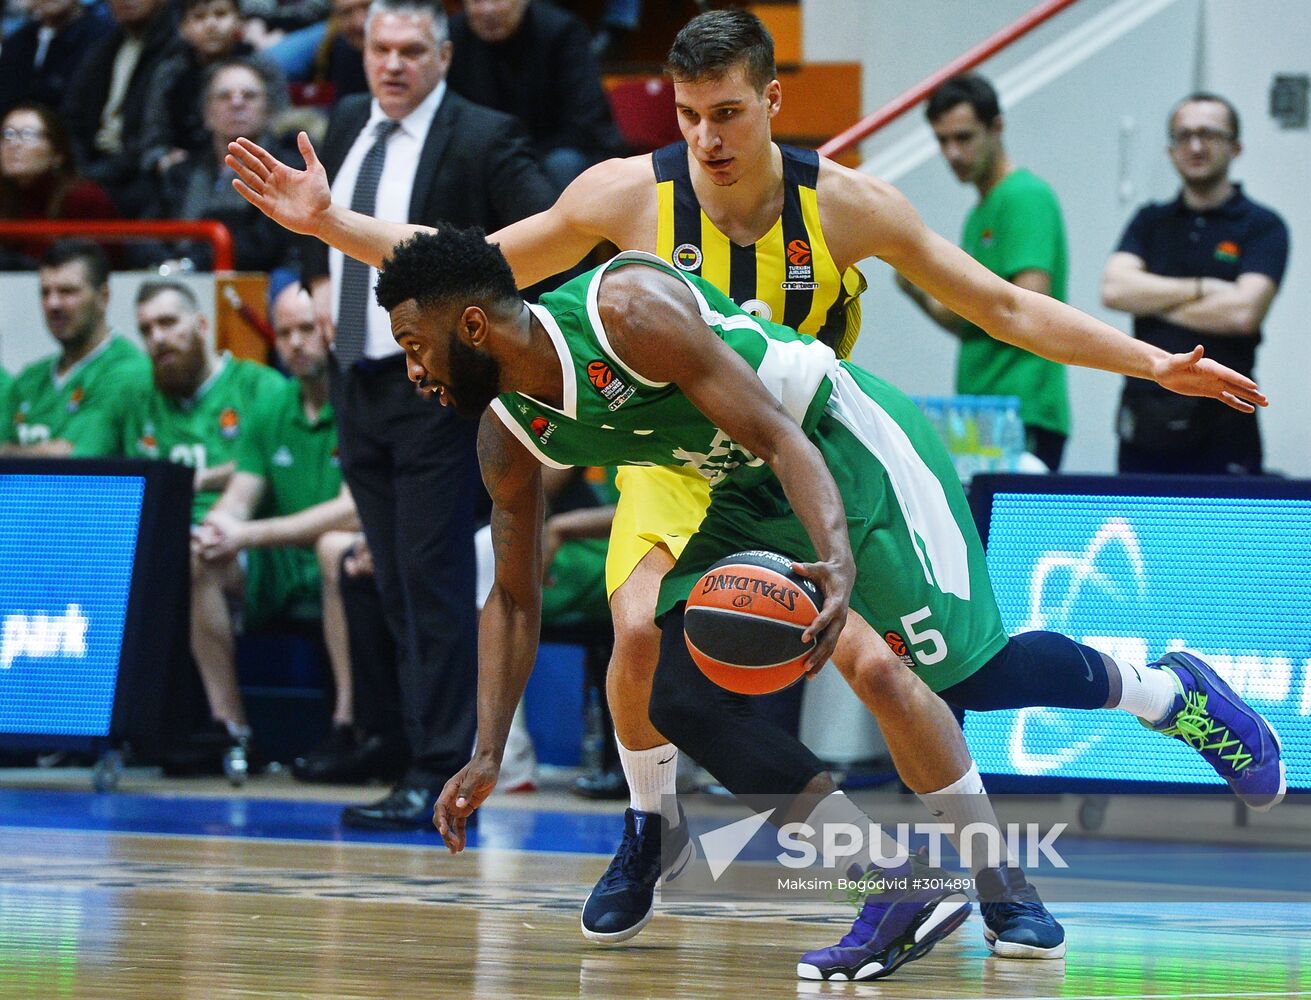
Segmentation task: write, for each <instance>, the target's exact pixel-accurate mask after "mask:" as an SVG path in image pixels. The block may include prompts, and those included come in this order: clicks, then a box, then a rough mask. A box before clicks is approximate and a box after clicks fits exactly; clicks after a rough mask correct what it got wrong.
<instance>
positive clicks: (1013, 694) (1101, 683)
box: [938, 632, 1110, 712]
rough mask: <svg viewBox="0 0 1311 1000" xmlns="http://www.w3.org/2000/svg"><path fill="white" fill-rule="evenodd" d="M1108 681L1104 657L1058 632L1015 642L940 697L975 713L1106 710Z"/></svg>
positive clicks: (1026, 635) (1027, 635)
mask: <svg viewBox="0 0 1311 1000" xmlns="http://www.w3.org/2000/svg"><path fill="white" fill-rule="evenodd" d="M1109 693H1110V678H1109V677H1108V675H1107V671H1106V661H1105V659H1104V658H1103V657H1102V654H1101V653H1099V652H1097V650H1095V649H1093V648H1092V647H1091V646H1085V645H1083V644H1082V643H1078V642H1075V641H1074V640H1073V639H1069V638H1067V637H1066V636H1063V635H1059V634H1058V633H1056V632H1023V633H1021V634H1020V635H1017V636H1012V638H1011V640H1010V642H1008V643H1007V644H1006V645H1005V646H1003V647H1002V649H1001V651H1000V652H999V653H997V655H996V656H994V657H993V658H992V659H991V660H989V661H988V662H987V663H985V664H984V665H983V666H982V667H980V668H979V669H978V670H977V671H975V672H974V673H973V674H971V675H970V676H969V677H967V678H965V680H963V681H961V682H960V683H959V684H954V685H952V686H951V687H949V688H947V689H946V690H944V691H939V692H938V694H939V695H940V696H941V697H942V699H943V700H944V701H945V702H947V704H948V705H953V706H959V707H960V708H968V709H970V710H971V711H975V712H991V711H995V710H997V709H1003V708H1031V707H1034V706H1038V705H1041V706H1046V707H1048V708H1077V709H1094V708H1102V707H1103V706H1105V704H1106V700H1107V696H1108V695H1109Z"/></svg>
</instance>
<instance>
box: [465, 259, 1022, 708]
mask: <svg viewBox="0 0 1311 1000" xmlns="http://www.w3.org/2000/svg"><path fill="white" fill-rule="evenodd" d="M623 265H629V266H646V267H652V268H655V269H657V270H660V271H662V272H663V273H665V274H667V275H673V276H674V277H675V278H677V279H678V280H680V281H682V282H683V283H684V284H685V285H686V286H687V287H688V288H689V289H690V290H691V293H692V296H693V298H694V300H695V301H696V304H697V308H698V309H699V311H700V313H701V318H702V319H703V320H704V321H705V323H706V325H707V326H708V327H709V328H710V332H711V333H713V334H714V335H715V336H717V337H719V338H720V339H721V340H722V341H723V342H724V344H725V345H727V346H728V347H729V348H730V349H731V350H733V351H734V352H735V353H736V354H738V355H739V356H740V357H741V358H742V359H743V360H744V361H745V362H746V363H747V364H748V365H750V366H751V367H752V368H753V369H754V370H755V372H756V375H757V376H758V377H759V378H760V381H761V382H762V384H763V385H764V386H765V388H766V390H767V391H768V392H769V393H770V394H771V395H772V396H773V397H774V398H775V399H776V400H777V401H778V402H779V404H780V405H781V406H782V408H783V409H784V410H786V411H787V413H788V414H789V415H790V416H791V417H792V419H793V420H795V421H796V422H797V423H798V424H799V425H800V426H801V428H802V429H803V430H804V431H805V432H806V434H807V436H808V437H809V438H810V440H811V442H812V443H813V444H814V445H815V446H816V447H817V448H818V449H819V451H820V453H821V454H822V455H823V457H824V461H825V464H826V465H827V466H828V468H829V470H830V472H831V473H832V475H833V478H834V480H835V482H836V483H837V486H838V489H839V490H840V492H841V494H842V498H843V502H844V505H845V507H846V511H847V531H848V534H849V535H850V538H851V548H852V552H853V553H854V555H855V558H856V568H857V578H856V585H855V588H854V590H853V592H852V597H851V605H852V607H853V608H855V609H856V610H857V611H858V612H859V613H860V614H861V615H862V616H863V617H864V618H865V620H866V621H868V622H869V623H870V625H871V626H872V627H874V628H876V629H878V630H879V632H880V634H882V635H883V636H884V637H885V638H886V639H887V640H888V644H889V645H890V646H891V647H892V648H893V649H894V650H899V651H900V650H904V651H905V652H904V654H903V656H902V659H903V662H905V663H906V664H907V666H909V667H911V668H912V669H914V670H916V671H917V672H918V673H919V675H920V676H921V677H922V678H923V679H924V680H925V682H926V683H927V684H928V685H929V686H930V687H932V688H933V689H934V690H935V691H940V690H942V689H944V688H946V687H950V686H951V685H952V684H956V683H958V682H959V681H961V680H964V679H965V678H966V677H968V676H970V675H971V674H972V673H974V672H975V671H976V670H978V669H979V668H980V667H981V666H983V665H984V664H985V663H986V662H987V661H988V660H989V659H990V658H991V657H992V656H994V655H995V654H996V653H997V652H998V651H999V650H1000V649H1001V648H1002V646H1004V645H1005V644H1006V641H1007V636H1006V633H1005V631H1004V629H1003V628H1002V624H1001V616H1000V613H999V612H998V610H997V604H996V600H995V599H994V597H993V593H992V587H991V584H990V583H989V581H988V570H987V565H986V564H985V562H984V558H983V545H982V543H981V542H980V541H979V537H978V534H977V533H976V531H975V529H974V522H973V519H972V518H971V516H970V510H969V505H968V504H967V503H966V500H965V494H964V492H963V491H962V489H961V486H960V481H959V480H958V478H957V476H956V471H955V469H954V468H953V466H952V463H951V458H950V456H948V454H947V450H946V448H945V447H944V445H943V444H942V441H941V440H940V439H939V437H938V434H937V432H936V431H934V429H933V427H932V426H931V425H930V424H929V423H928V421H927V420H926V419H925V418H924V416H923V415H922V414H921V413H920V411H919V408H918V407H917V406H916V405H915V404H914V403H912V402H911V401H910V399H909V398H907V397H906V396H905V395H903V394H902V393H901V392H899V391H898V390H896V389H894V388H893V387H892V386H890V385H888V384H887V383H886V382H883V381H882V380H881V379H878V378H876V377H875V376H873V375H871V374H869V373H868V372H866V371H864V370H863V369H861V368H858V367H856V366H855V365H850V364H848V363H846V362H839V361H838V360H837V357H836V356H835V355H834V353H833V350H832V349H831V348H829V347H828V346H826V345H824V344H822V343H820V342H819V341H817V340H814V339H813V338H811V337H807V336H804V335H802V334H799V333H797V332H795V331H794V330H790V329H788V328H787V327H783V326H779V325H777V324H774V323H770V322H767V321H765V320H762V319H759V318H757V317H755V316H752V315H750V314H749V313H746V312H743V311H742V310H741V309H739V308H738V307H737V306H736V305H735V304H734V303H733V302H732V300H731V299H729V298H728V297H727V296H725V295H724V294H723V293H722V292H720V291H719V290H718V289H716V288H715V287H714V286H713V285H710V284H709V283H707V282H705V281H703V280H701V279H699V278H695V277H692V276H690V275H685V274H681V273H679V272H677V271H675V270H674V269H673V268H672V267H670V266H669V265H668V264H666V263H665V262H663V261H661V260H660V259H659V258H658V257H654V256H652V255H650V254H644V253H635V252H629V253H624V254H620V255H619V256H618V257H616V258H615V259H614V260H613V261H611V262H610V263H608V264H606V265H605V266H603V267H600V268H597V269H595V270H594V271H591V272H588V273H587V274H584V275H581V276H580V277H578V278H576V279H575V280H573V281H571V282H569V283H568V284H566V285H564V286H563V287H561V288H560V289H559V290H558V291H556V292H553V293H551V294H548V295H545V296H543V297H542V300H541V303H540V304H538V305H534V306H530V307H529V308H530V309H532V310H533V313H534V315H535V316H536V318H537V319H538V321H539V322H540V323H541V324H542V326H543V328H544V329H545V330H546V332H547V334H548V335H549V336H550V338H551V341H552V343H553V344H554V346H555V350H556V354H557V355H558V357H559V363H560V365H561V372H562V376H563V399H562V405H561V407H560V408H559V409H557V408H555V407H551V406H547V405H546V404H544V403H541V402H539V401H538V400H535V399H533V398H532V397H530V396H525V395H522V394H519V393H505V394H502V395H501V396H500V397H499V398H497V399H496V400H494V401H493V402H492V407H491V408H492V412H493V413H494V414H495V415H496V416H497V417H498V418H499V419H500V420H501V421H502V422H503V423H504V424H505V425H506V427H508V428H509V430H510V432H511V433H512V434H513V435H514V437H515V438H517V439H518V440H519V441H520V442H521V443H522V444H523V446H524V447H525V448H526V449H527V450H528V451H529V452H530V453H531V454H533V455H534V456H535V457H536V458H537V459H538V460H539V461H541V462H542V463H544V464H546V465H549V466H552V467H554V468H568V467H570V466H574V465H666V466H683V467H687V468H691V469H694V470H696V471H697V472H698V473H699V474H700V475H702V476H704V477H705V478H706V479H707V480H709V482H710V484H711V492H710V508H709V510H708V511H707V513H706V517H705V520H704V521H703V522H702V523H701V526H700V528H698V530H697V533H696V534H695V535H694V536H693V537H692V540H691V541H690V542H688V544H687V548H686V549H684V551H683V554H682V556H681V557H680V558H679V560H678V563H677V564H676V565H675V566H674V568H673V569H672V570H670V572H669V573H668V574H667V575H666V576H665V578H664V581H663V583H662V585H661V589H660V599H659V603H658V605H657V612H658V614H659V615H661V616H663V615H664V614H665V613H667V612H669V611H670V610H672V609H673V608H674V606H675V605H676V604H677V603H678V602H679V601H683V600H686V598H687V595H688V594H689V593H690V591H691V589H692V586H693V585H694V584H695V583H696V581H697V580H698V579H699V578H700V576H701V574H702V573H703V572H705V570H706V569H707V568H708V567H709V566H710V565H711V564H712V563H714V562H716V561H718V560H719V559H721V558H723V557H725V556H728V555H731V554H733V553H734V552H739V551H742V550H744V549H767V550H771V551H773V552H777V553H781V554H782V555H783V556H785V557H786V558H789V559H797V560H801V561H812V560H813V559H814V558H815V553H814V548H813V547H812V545H811V543H810V539H809V537H808V536H807V535H806V532H805V530H804V528H803V527H802V525H801V522H800V521H799V520H798V519H797V517H796V515H795V514H794V513H793V512H792V508H791V505H790V504H789V503H788V500H787V497H786V496H785V495H784V493H783V488H782V485H781V484H780V483H779V481H778V479H777V478H776V477H775V476H774V474H773V471H772V470H771V469H770V468H769V467H768V466H767V465H766V464H765V463H764V461H763V460H762V459H760V458H758V457H756V456H755V455H753V454H751V453H750V452H748V451H746V450H745V449H744V448H742V446H741V445H739V444H738V443H737V442H735V441H734V440H733V439H732V438H731V437H729V436H728V435H727V434H726V433H724V431H722V430H720V429H719V428H717V427H715V426H714V424H712V423H711V422H710V421H709V420H708V419H707V418H706V416H705V415H704V414H703V413H701V411H700V410H698V409H697V408H696V407H695V406H693V405H692V403H691V401H689V400H688V398H687V397H686V396H685V395H684V394H683V393H682V391H681V390H679V389H678V387H677V386H674V385H671V384H668V383H659V382H652V381H650V380H648V379H646V378H643V377H642V376H641V375H640V374H638V373H636V372H634V371H631V370H630V369H628V368H627V367H626V366H625V364H624V361H623V359H622V358H620V357H618V356H616V354H615V352H614V350H613V349H612V348H611V346H610V343H609V340H608V339H607V337H606V332H605V330H604V329H603V328H602V327H601V326H600V325H599V319H597V317H599V315H600V313H599V311H598V309H597V293H598V290H599V287H600V282H601V278H602V276H603V275H604V273H605V271H606V270H608V269H609V268H613V267H617V266H623Z"/></svg>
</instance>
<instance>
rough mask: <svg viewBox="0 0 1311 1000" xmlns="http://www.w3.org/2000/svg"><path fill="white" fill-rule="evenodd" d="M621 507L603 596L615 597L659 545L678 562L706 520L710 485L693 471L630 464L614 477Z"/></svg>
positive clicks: (612, 532) (608, 556)
mask: <svg viewBox="0 0 1311 1000" xmlns="http://www.w3.org/2000/svg"><path fill="white" fill-rule="evenodd" d="M615 486H616V487H617V488H618V490H619V503H618V505H617V506H616V508H615V519H614V524H613V525H612V526H611V528H610V549H609V551H608V552H607V553H606V559H605V592H606V596H607V597H611V596H613V595H614V592H615V591H616V590H618V589H619V588H620V587H621V586H622V585H623V583H624V581H625V580H627V579H628V578H629V576H631V575H632V572H633V570H634V569H636V568H637V564H638V563H640V562H641V561H642V560H643V559H644V558H645V557H646V554H647V553H648V552H650V551H651V549H652V548H654V547H655V546H657V545H663V546H664V547H665V548H667V549H668V550H669V553H670V555H672V556H673V557H674V558H675V559H677V558H678V557H679V556H680V555H682V553H683V547H684V546H685V545H687V541H688V539H689V538H691V537H692V536H693V535H694V534H696V529H697V528H698V527H699V526H700V524H701V519H702V518H703V517H705V516H706V508H707V507H709V506H710V484H709V483H708V482H706V480H705V479H704V478H703V477H701V476H699V475H697V473H695V472H693V471H692V470H690V469H685V468H681V467H675V466H646V465H640V466H639V465H626V466H624V467H623V468H621V469H620V470H619V474H618V475H617V476H616V477H615Z"/></svg>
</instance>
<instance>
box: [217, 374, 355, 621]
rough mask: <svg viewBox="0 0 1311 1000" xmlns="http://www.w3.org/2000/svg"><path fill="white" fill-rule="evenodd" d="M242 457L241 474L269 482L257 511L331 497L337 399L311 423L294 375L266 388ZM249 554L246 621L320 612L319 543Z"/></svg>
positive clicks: (289, 510)
mask: <svg viewBox="0 0 1311 1000" xmlns="http://www.w3.org/2000/svg"><path fill="white" fill-rule="evenodd" d="M236 459H237V471H238V472H248V473H251V474H252V475H256V476H259V477H260V478H261V479H263V480H264V484H265V494H264V501H263V503H262V504H261V506H260V509H259V510H258V511H256V512H255V516H256V517H279V516H282V515H286V514H295V513H297V512H298V511H302V510H305V509H306V508H308V507H313V506H315V505H317V504H321V503H324V502H326V501H328V500H332V499H333V498H335V497H336V496H337V495H338V494H339V493H340V492H341V463H340V461H339V459H338V457H337V421H336V418H335V417H334V415H333V412H332V404H330V403H325V404H324V406H323V408H322V409H320V410H319V413H318V416H317V417H315V418H314V420H313V421H311V420H310V419H309V418H308V417H307V416H306V415H305V407H304V406H303V405H302V403H301V387H300V383H299V382H297V381H296V380H295V379H286V380H284V381H283V383H282V384H281V385H280V386H278V387H276V388H274V389H268V390H265V391H264V393H263V395H262V396H261V397H260V399H259V400H258V402H257V403H256V404H255V406H254V407H252V408H251V415H250V419H249V423H248V426H247V428H246V430H245V432H244V433H243V434H242V435H241V437H240V440H239V441H238V443H237V451H236ZM246 556H247V559H246V594H245V610H246V625H247V627H250V628H254V627H258V626H259V625H261V624H263V623H264V622H267V621H268V620H270V619H272V618H274V617H276V616H278V615H288V616H290V617H299V618H309V617H317V616H318V615H319V614H320V596H321V593H322V581H321V579H320V576H319V562H318V559H317V558H316V557H315V555H314V550H313V549H310V548H301V547H296V546H278V547H274V548H266V549H251V550H249V551H248V552H247V553H246Z"/></svg>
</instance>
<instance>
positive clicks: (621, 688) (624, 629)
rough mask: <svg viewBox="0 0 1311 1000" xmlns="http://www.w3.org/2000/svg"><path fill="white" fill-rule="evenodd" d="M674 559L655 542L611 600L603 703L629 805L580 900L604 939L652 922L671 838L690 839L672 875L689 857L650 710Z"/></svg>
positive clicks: (668, 756)
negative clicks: (663, 596) (660, 618)
mask: <svg viewBox="0 0 1311 1000" xmlns="http://www.w3.org/2000/svg"><path fill="white" fill-rule="evenodd" d="M673 564H674V559H673V557H672V556H671V555H670V554H669V550H668V549H666V548H665V547H664V546H662V545H652V546H651V547H650V549H649V550H648V551H647V552H646V554H645V555H644V556H642V558H641V559H640V561H639V562H638V563H637V565H636V566H635V567H634V568H633V569H632V571H631V572H630V573H629V574H628V576H627V578H626V579H625V580H624V581H623V583H622V584H621V585H620V587H619V588H618V589H617V590H616V591H615V592H614V593H613V594H612V595H611V598H610V614H611V618H612V620H613V622H614V630H615V645H614V651H613V653H612V654H611V657H610V666H609V668H608V670H607V672H606V701H607V703H608V704H609V706H610V713H611V716H612V718H613V719H614V724H615V739H616V742H617V745H618V750H619V759H620V763H621V765H622V767H623V769H624V777H625V778H626V779H627V780H628V790H629V807H628V809H627V810H625V812H624V836H623V840H622V841H621V842H620V845H619V848H618V850H617V851H616V852H615V856H614V858H613V860H612V861H611V863H610V865H609V867H608V868H607V869H606V871H605V872H604V873H603V874H602V876H601V878H600V879H599V880H598V881H597V883H596V885H595V886H594V887H593V889H592V891H591V893H590V894H589V895H588V897H587V902H586V903H585V904H584V905H583V914H582V930H583V935H584V936H585V937H587V938H588V939H589V940H591V941H596V942H597V943H599V944H616V943H618V942H620V941H626V940H627V939H628V938H630V937H632V936H633V935H635V934H637V933H638V932H639V931H641V929H642V928H643V927H645V926H646V924H647V923H648V922H649V921H650V919H651V915H652V912H653V906H654V902H653V901H654V896H655V887H656V884H657V883H658V882H659V880H660V877H661V875H662V874H665V873H664V872H663V871H662V865H661V849H662V844H663V843H664V841H665V840H666V839H667V838H672V840H676V841H678V842H680V843H683V842H685V843H686V844H687V847H686V848H685V849H683V850H680V851H679V852H677V854H676V856H675V861H676V862H677V863H676V864H674V865H672V866H670V870H669V872H668V876H669V877H676V876H677V874H678V873H679V871H681V868H682V867H683V866H685V865H686V863H687V862H688V861H690V860H691V857H692V855H691V850H692V847H691V842H690V840H689V839H688V835H687V825H686V823H684V822H682V817H681V815H680V812H679V809H678V806H677V804H676V799H675V791H676V789H675V778H676V777H677V773H678V751H677V749H675V747H674V746H673V744H672V743H670V742H669V740H668V739H666V738H665V737H664V736H663V735H661V733H660V732H659V731H658V730H657V729H656V728H655V726H653V725H652V724H651V720H650V717H649V715H648V712H647V705H648V704H649V702H650V700H651V683H652V679H653V677H654V675H655V668H656V663H657V661H658V660H659V658H660V630H659V629H658V628H657V627H656V624H655V601H656V596H657V594H658V593H659V590H660V580H661V578H662V577H663V576H664V574H665V572H666V571H667V570H668V569H669V567H671V566H673ZM671 842H672V841H671Z"/></svg>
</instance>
